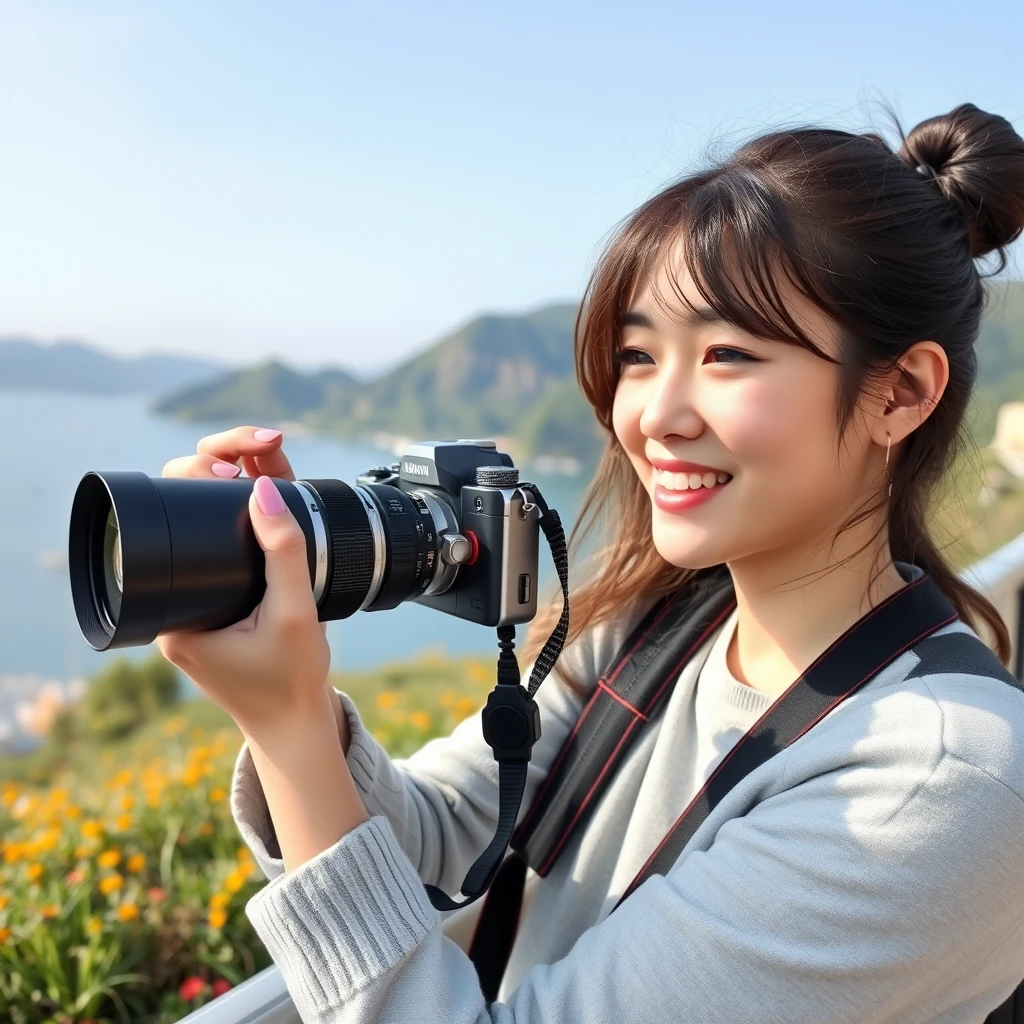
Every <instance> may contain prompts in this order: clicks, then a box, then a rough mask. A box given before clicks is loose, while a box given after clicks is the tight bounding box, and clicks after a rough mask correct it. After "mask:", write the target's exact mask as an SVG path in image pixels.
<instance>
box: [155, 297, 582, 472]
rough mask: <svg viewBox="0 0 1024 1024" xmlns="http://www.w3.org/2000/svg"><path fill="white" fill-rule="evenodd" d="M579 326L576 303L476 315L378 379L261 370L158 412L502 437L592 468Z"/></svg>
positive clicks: (336, 430)
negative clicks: (577, 361) (579, 374)
mask: <svg viewBox="0 0 1024 1024" xmlns="http://www.w3.org/2000/svg"><path fill="white" fill-rule="evenodd" d="M575 316H576V306H575V305H573V304H570V303H564V304H558V305H552V306H546V307H544V308H542V309H538V310H535V311H534V312H532V313H528V314H525V315H522V316H508V315H497V314H489V315H485V316H479V317H477V318H475V319H474V320H471V321H470V322H469V323H467V324H465V325H464V326H462V327H460V328H459V329H458V330H456V331H454V332H453V333H452V334H449V335H447V336H445V337H443V338H441V339H440V340H439V341H437V342H435V343H434V344H432V345H431V346H430V347H429V348H427V349H426V350H425V351H422V352H420V353H419V354H417V355H415V356H413V357H412V358H411V359H409V360H408V361H406V362H404V363H402V364H400V365H399V366H397V367H395V368H393V369H391V370H389V371H388V372H386V373H384V374H382V375H380V376H378V377H376V378H373V379H370V380H363V381H356V380H354V379H352V378H351V377H349V376H348V375H346V374H342V373H339V372H337V371H330V372H328V373H320V374H305V375H303V374H298V373H296V372H295V371H293V370H289V369H288V368H287V367H285V366H283V365H282V364H280V363H273V364H264V365H263V366H259V367H256V368H255V369H253V370H249V371H244V372H240V373H231V374H226V375H224V376H223V377H221V378H219V379H218V380H214V381H211V382H209V383H208V384H206V385H203V386H200V387H189V388H184V389H182V390H181V391H179V392H177V393H174V394H170V395H166V396H164V397H163V398H162V399H161V400H160V401H159V402H158V403H157V404H156V405H155V406H154V411H156V412H158V413H161V414H164V415H172V416H175V417H178V418H180V419H185V420H192V421H203V420H205V421H224V420H228V421H234V422H241V421H248V420H255V419H261V418H262V419H268V418H272V417H277V418H278V419H292V420H298V421H299V422H302V423H304V424H305V425H306V426H308V427H309V428H310V429H311V430H316V431H320V432H324V433H328V434H333V435H335V436H340V437H349V438H353V437H377V438H379V437H380V435H382V434H383V435H387V436H389V437H392V438H399V437H405V438H417V437H419V438H427V437H500V438H504V439H506V440H507V441H509V442H511V443H512V444H513V446H514V445H515V443H516V442H518V443H519V445H520V446H521V448H522V451H521V452H520V453H519V454H520V456H523V455H526V454H538V453H540V454H551V455H560V456H561V455H573V456H575V457H577V458H580V459H585V460H586V459H589V458H590V457H591V455H592V453H593V451H594V450H595V446H596V444H597V434H596V432H595V431H594V430H593V429H592V424H593V414H592V412H591V410H590V408H589V407H588V406H587V405H586V403H585V402H584V401H583V398H582V396H581V395H580V394H579V391H578V389H577V388H576V383H575V375H574V369H573V355H572V329H573V322H574V319H575ZM531 424H532V425H531ZM545 424H546V427H545ZM534 444H536V445H539V447H534V446H533V445H534Z"/></svg>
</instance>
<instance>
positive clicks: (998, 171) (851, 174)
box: [526, 103, 1024, 664]
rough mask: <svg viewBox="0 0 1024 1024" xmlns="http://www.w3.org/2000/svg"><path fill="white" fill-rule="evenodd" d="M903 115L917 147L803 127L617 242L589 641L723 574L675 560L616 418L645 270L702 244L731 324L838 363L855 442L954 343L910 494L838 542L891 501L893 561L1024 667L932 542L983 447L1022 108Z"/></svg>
mask: <svg viewBox="0 0 1024 1024" xmlns="http://www.w3.org/2000/svg"><path fill="white" fill-rule="evenodd" d="M889 113H890V116H891V117H892V120H893V122H894V123H895V126H896V130H897V132H898V133H899V136H900V140H901V145H900V148H899V150H898V152H893V150H892V148H890V146H889V145H888V143H887V142H886V141H885V140H884V139H883V138H882V137H881V136H880V135H878V134H876V133H873V132H872V133H867V134H862V135H858V134H851V133H849V132H845V131H838V130H832V129H828V128H822V127H803V128H798V129H793V130H784V131H775V132H771V133H768V134H764V135H761V136H760V137H758V138H756V139H754V140H752V141H750V142H747V143H746V144H745V145H743V146H742V147H741V148H740V149H738V150H737V151H736V152H735V154H734V155H733V156H731V157H730V158H728V159H727V160H725V161H722V162H719V163H716V164H714V165H712V166H710V167H707V168H706V169H702V170H700V171H699V172H698V173H695V174H692V175H689V176H687V177H685V178H682V179H681V180H679V181H676V182H674V183H673V184H671V185H669V186H668V187H667V188H665V189H663V190H662V191H661V192H659V193H658V194H657V195H655V196H654V197H653V198H651V199H649V200H648V201H647V202H646V203H644V204H643V205H642V206H641V207H640V208H639V209H638V210H636V211H635V212H634V213H633V214H631V215H630V216H629V217H628V218H626V220H625V221H624V222H623V223H622V224H621V225H620V226H619V227H618V229H617V230H616V231H615V233H614V235H613V236H612V238H611V240H610V241H609V242H608V244H607V246H606V248H605V250H604V252H603V254H602V256H601V258H600V260H599V262H598V264H597V266H596V268H595V269H594V272H593V274H592V275H591V278H590V281H589V283H588V285H587V288H586V291H585V293H584V297H583V301H582V303H581V306H580V310H579V313H578V316H577V320H576V333H575V356H576V373H577V378H578V380H579V384H580V387H581V389H582V391H583V394H584V395H585V396H586V398H587V400H588V401H589V402H590V404H591V405H592V406H593V408H594V411H595V413H596V415H597V419H598V421H599V422H600V424H601V426H602V427H603V428H604V429H605V431H607V433H608V441H607V446H606V448H605V451H604V454H603V456H602V459H601V462H600V464H599V466H598V469H597V472H596V475H595V477H594V480H593V481H592V483H591V485H590V487H589V489H588V491H587V494H586V496H585V498H584V501H583V506H582V510H581V514H580V518H579V521H578V522H577V524H576V527H575V529H574V530H573V536H572V539H571V549H572V551H573V552H574V553H578V552H579V551H580V549H581V547H582V546H583V545H584V543H585V542H586V541H587V539H588V538H589V536H590V535H591V534H592V533H593V532H594V530H595V527H596V526H598V525H599V524H600V525H602V526H604V527H605V528H606V530H607V539H606V543H605V545H604V546H603V548H602V549H601V550H600V552H599V555H598V556H597V557H596V558H594V559H592V560H591V571H590V573H589V577H588V579H587V582H586V583H585V584H584V585H583V586H582V587H581V588H580V589H578V590H575V591H574V593H573V596H572V603H571V613H572V614H571V623H570V632H569V639H570V640H572V639H574V638H575V637H577V636H579V634H580V633H581V632H582V631H583V630H584V629H586V628H587V627H589V626H592V625H596V624H597V623H599V622H602V621H604V620H607V619H609V618H612V617H614V616H615V615H616V614H617V613H620V612H621V611H622V609H624V608H625V607H627V606H630V605H631V604H634V603H635V602H637V601H638V600H639V601H640V602H641V603H650V602H653V601H654V600H655V599H657V598H658V597H659V596H661V595H663V594H666V593H669V592H672V591H675V590H677V589H679V588H680V587H683V586H685V585H687V584H688V583H689V582H690V581H692V580H694V579H695V578H697V577H698V576H700V574H701V573H705V572H708V571H709V570H703V569H681V568H679V567H677V566H674V565H671V564H670V563H668V562H666V561H665V559H663V558H662V557H661V555H659V554H658V552H657V550H656V549H655V547H654V542H653V539H652V535H651V516H650V500H649V497H648V495H647V492H646V490H645V489H644V487H643V485H642V483H641V482H640V480H639V479H638V477H637V475H636V473H635V472H634V470H633V468H632V466H631V464H630V462H629V460H628V457H627V456H626V453H625V452H624V451H623V449H622V447H621V445H620V444H619V443H618V440H617V439H616V437H615V435H614V433H613V430H612V402H613V398H614V395H615V389H616V385H617V381H618V371H617V369H616V366H615V362H614V354H615V352H616V350H617V349H618V348H619V345H620V328H619V321H620V316H621V314H622V313H623V312H624V311H625V309H626V304H627V303H628V302H629V300H630V297H631V296H632V294H633V293H634V289H635V288H636V287H637V285H638V282H642V281H644V280H645V279H646V278H647V277H648V276H649V275H650V274H651V273H652V271H653V270H654V268H655V267H656V265H657V264H658V263H659V261H660V260H662V259H664V258H665V257H666V255H667V254H668V252H669V251H670V250H677V247H679V243H682V246H681V249H682V252H683V256H684V259H685V262H686V266H687V269H688V270H689V272H690V275H691V276H692V278H693V281H694V284H695V286H696V287H697V290H698V291H699V292H700V294H701V296H702V297H703V298H704V299H705V301H706V302H707V303H708V304H709V305H710V306H712V307H713V308H714V309H715V310H716V311H717V312H718V313H719V314H721V315H722V316H723V317H724V318H725V319H726V320H727V321H728V322H729V323H731V324H733V325H735V326H736V327H738V328H739V329H741V330H743V331H746V332H749V333H752V334H755V335H757V336H759V337H764V338H768V339H773V340H780V341H785V342H789V343H792V344H795V345H801V346H803V347H805V348H807V349H810V350H811V351H814V352H816V353H817V354H818V355H820V356H821V357H822V358H826V359H830V360H831V361H833V362H838V364H839V369H840V376H839V388H838V395H837V434H838V438H839V443H840V444H841V443H842V438H843V434H844V431H845V429H846V427H847V425H848V423H849V421H850V418H851V416H852V414H853V412H854V410H855V407H856V403H857V400H858V396H859V395H860V394H861V393H862V391H864V390H865V389H866V388H868V387H871V386H872V385H873V384H874V383H875V382H880V381H882V380H885V379H888V380H890V381H891V380H892V379H893V374H895V373H899V375H900V379H901V380H902V383H903V384H905V385H907V386H910V387H914V386H915V385H914V382H913V381H912V380H911V379H910V378H908V377H907V376H906V375H905V374H902V373H900V371H899V369H898V367H897V365H896V361H897V360H898V359H899V358H900V357H901V356H902V355H903V354H904V353H905V352H906V351H907V350H908V349H909V348H910V347H911V346H912V345H913V344H914V343H915V342H917V341H920V340H923V339H931V340H934V341H935V342H937V343H938V344H939V345H941V346H942V348H943V349H944V350H945V352H946V355H947V357H948V360H949V382H948V384H947V386H946V389H945V391H944V392H943V394H942V396H941V399H940V401H939V402H938V404H937V405H936V406H935V408H934V409H933V410H932V412H931V414H930V415H929V416H928V417H927V419H926V420H925V421H924V422H923V423H922V424H921V425H920V426H919V427H918V428H917V429H916V430H915V431H914V432H913V433H912V434H911V435H910V436H909V437H908V438H906V439H905V440H904V441H903V443H902V444H901V445H900V451H899V457H898V459H896V460H895V463H894V465H891V466H890V473H891V477H892V498H891V499H890V498H888V496H887V495H886V492H885V491H884V490H883V491H882V493H881V495H880V496H879V495H873V496H869V497H870V499H871V500H869V502H868V504H867V505H866V506H865V507H864V508H863V509H862V510H860V511H859V512H858V513H857V514H856V515H854V516H853V517H851V518H850V519H849V520H848V521H847V522H845V523H843V524H842V526H841V527H840V529H839V531H838V533H837V536H838V535H839V534H840V533H842V532H843V531H844V530H846V529H849V528H850V527H852V526H854V525H856V524H857V523H860V522H863V521H865V520H868V519H870V518H871V517H872V516H874V515H875V514H877V513H878V512H879V511H880V509H881V508H883V507H885V506H886V505H888V507H889V508H888V523H887V528H888V534H889V545H890V551H891V554H892V557H893V558H894V559H897V560H901V561H908V562H912V563H914V564H915V565H918V566H920V567H921V568H922V569H924V570H925V572H927V573H928V574H929V575H930V576H931V577H932V579H934V581H935V582H936V584H937V585H938V586H939V588H940V589H941V590H942V591H943V593H944V594H946V596H947V597H948V598H949V600H950V601H951V602H952V604H953V605H954V606H955V607H956V610H957V612H958V613H959V615H960V617H961V618H962V619H963V620H964V621H966V622H968V623H969V624H971V625H972V626H973V627H974V628H975V629H978V628H979V626H980V623H981V622H984V623H986V624H987V625H988V627H989V628H990V630H991V632H992V635H993V638H994V644H995V650H996V653H997V654H998V656H999V658H1000V659H1001V660H1002V661H1003V662H1004V664H1008V663H1009V659H1010V638H1009V635H1008V633H1007V629H1006V625H1005V624H1004V622H1003V620H1002V618H1001V617H1000V615H999V613H998V612H997V610H996V609H995V607H994V606H993V605H992V603H991V602H990V601H988V600H987V599H986V598H985V597H984V596H983V595H982V594H981V593H979V592H978V591H976V590H974V589H973V588H972V587H970V586H969V585H968V584H966V583H965V582H963V581H962V580H961V579H960V578H959V576H958V575H957V574H956V573H955V572H954V571H953V570H952V569H951V568H950V566H949V565H948V564H947V563H946V562H945V560H944V558H943V555H942V553H941V551H940V550H939V548H938V547H937V545H936V544H935V542H934V541H933V540H932V539H931V538H930V537H929V535H928V532H927V529H926V527H925V513H926V510H927V509H928V508H929V507H930V506H929V502H930V500H931V498H932V495H933V492H934V490H935V487H936V485H937V484H938V483H939V482H940V480H942V478H943V477H944V475H945V473H946V472H947V470H949V469H950V468H951V467H952V465H953V463H954V462H955V461H956V458H957V456H958V455H959V454H960V452H961V451H963V450H965V446H966V445H967V443H968V439H967V437H966V436H965V435H966V431H965V430H964V414H965V411H966V409H967V406H968V402H969V400H970V398H971V393H972V390H973V387H974V381H975V377H976V373H977V360H976V357H975V351H974V343H975V340H976V339H977V337H978V332H979V329H980V322H981V315H982V310H983V307H984V302H985V291H984V289H983V285H982V274H981V273H980V272H979V269H978V267H977V266H976V264H975V260H976V259H977V258H978V257H982V256H986V255H989V254H993V253H994V254H996V256H997V260H996V263H997V267H996V271H999V270H1002V269H1004V268H1005V266H1006V254H1005V252H1004V249H1005V247H1006V246H1007V245H1009V244H1010V243H1011V242H1012V241H1013V240H1014V239H1016V238H1017V237H1018V236H1019V235H1020V234H1021V230H1022V227H1024V140H1022V139H1021V137H1020V136H1019V135H1018V134H1017V133H1016V132H1015V131H1014V129H1013V127H1012V125H1011V124H1010V123H1009V121H1007V120H1006V119H1005V118H1003V117H1000V116H998V115H996V114H989V113H986V112H984V111H982V110H979V109H978V108H977V107H976V106H974V105H973V104H971V103H965V104H962V105H961V106H959V107H957V108H956V109H955V110H953V111H951V112H950V113H948V114H944V115H942V116H939V117H934V118H931V119H929V120H927V121H924V122H922V123H921V124H919V125H918V126H917V127H916V128H914V129H913V131H911V132H910V134H909V135H904V133H903V131H902V129H901V128H900V127H899V122H898V119H897V118H896V116H895V115H894V114H892V112H891V111H889ZM996 271H993V272H996ZM985 276H990V275H987V274H986V275H985ZM783 280H784V281H786V282H787V283H788V284H789V285H791V286H794V287H795V288H796V289H798V290H799V291H800V293H802V294H803V295H805V296H807V297H808V298H809V299H810V300H811V301H812V302H813V303H814V304H815V305H816V306H817V307H818V308H819V309H821V310H822V311H823V312H824V313H825V314H826V315H827V316H828V317H829V318H830V319H831V320H832V321H833V322H834V323H835V324H836V325H837V326H838V332H839V337H840V347H839V357H838V360H836V359H833V358H832V357H831V356H829V355H828V354H826V353H825V352H823V351H821V349H820V348H819V347H818V346H817V345H815V343H814V342H813V341H812V340H811V338H809V337H808V336H807V335H806V334H805V333H804V332H803V331H802V330H801V328H800V327H799V326H798V324H797V323H796V322H794V320H793V318H792V316H791V315H790V313H789V311H788V310H787V308H786V306H785V304H784V301H783V298H782V295H781V290H780V288H779V283H780V282H781V281H783ZM679 297H680V298H682V296H679ZM683 301H685V300H683ZM687 305H689V304H688V303H687ZM922 397H925V398H926V397H927V396H922ZM895 451H896V449H894V454H895ZM874 499H878V500H874ZM861 550H863V549H861ZM550 624H551V623H550V617H549V616H545V618H544V619H543V620H537V622H536V623H535V628H534V629H533V630H531V633H530V636H529V640H528V644H527V645H526V652H527V653H528V654H532V653H535V651H536V649H537V648H538V647H539V645H540V643H541V642H542V641H543V639H544V638H545V637H546V635H547V632H548V631H549V629H550Z"/></svg>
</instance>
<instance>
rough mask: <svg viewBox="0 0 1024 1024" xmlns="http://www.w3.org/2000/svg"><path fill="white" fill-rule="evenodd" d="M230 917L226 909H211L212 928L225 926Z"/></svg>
mask: <svg viewBox="0 0 1024 1024" xmlns="http://www.w3.org/2000/svg"><path fill="white" fill-rule="evenodd" d="M227 919H228V915H227V912H226V911H223V910H219V909H218V910H211V911H210V927H211V928H217V929H220V928H223V927H224V924H225V922H226V921H227Z"/></svg>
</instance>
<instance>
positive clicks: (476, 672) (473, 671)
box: [469, 661, 494, 683]
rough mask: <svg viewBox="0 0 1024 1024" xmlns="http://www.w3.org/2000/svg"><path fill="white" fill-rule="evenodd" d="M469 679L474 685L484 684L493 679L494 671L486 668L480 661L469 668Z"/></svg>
mask: <svg viewBox="0 0 1024 1024" xmlns="http://www.w3.org/2000/svg"><path fill="white" fill-rule="evenodd" d="M469 678H470V679H472V680H473V682H474V683H485V682H488V681H490V680H492V679H493V678H494V669H492V668H488V667H487V666H486V665H484V663H483V662H481V661H474V662H472V663H471V664H470V666H469Z"/></svg>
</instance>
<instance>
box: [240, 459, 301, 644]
mask: <svg viewBox="0 0 1024 1024" xmlns="http://www.w3.org/2000/svg"><path fill="white" fill-rule="evenodd" d="M249 516H250V518H251V519H252V526H253V532H254V533H255V534H256V539H257V540H258V541H259V543H260V547H262V548H263V551H264V553H265V561H266V575H267V590H266V593H265V594H264V597H263V600H262V601H261V602H260V606H261V612H260V614H261V615H269V616H271V617H272V618H273V621H274V624H275V627H277V628H284V629H285V630H288V629H290V627H292V626H294V627H295V628H296V629H299V628H303V627H305V625H306V623H307V622H308V621H309V620H310V619H312V620H313V621H316V617H317V612H316V603H315V601H314V600H313V588H312V585H311V582H310V578H309V563H308V561H307V558H306V538H305V536H304V534H303V533H302V529H301V528H300V526H299V524H298V523H297V522H296V521H295V517H294V516H293V515H292V514H291V512H290V511H289V509H288V506H287V505H285V503H284V498H282V497H281V493H280V492H279V491H278V489H277V485H276V484H275V483H274V481H273V480H271V479H270V478H269V477H266V476H261V477H258V478H257V480H256V483H255V484H254V485H253V489H252V494H251V495H250V496H249Z"/></svg>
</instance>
